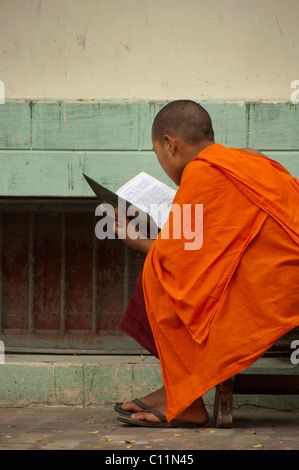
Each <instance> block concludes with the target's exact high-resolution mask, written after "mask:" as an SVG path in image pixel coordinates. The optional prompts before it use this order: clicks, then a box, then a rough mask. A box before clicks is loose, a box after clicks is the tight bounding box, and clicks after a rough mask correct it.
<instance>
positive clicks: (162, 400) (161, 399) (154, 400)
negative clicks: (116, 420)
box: [122, 387, 166, 413]
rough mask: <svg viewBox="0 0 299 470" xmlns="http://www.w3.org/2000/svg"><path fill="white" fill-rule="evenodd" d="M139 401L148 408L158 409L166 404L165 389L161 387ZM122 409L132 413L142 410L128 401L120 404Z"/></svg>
mask: <svg viewBox="0 0 299 470" xmlns="http://www.w3.org/2000/svg"><path fill="white" fill-rule="evenodd" d="M140 401H142V403H144V404H145V405H147V406H148V407H149V408H156V409H160V408H161V407H163V406H164V405H165V404H166V392H165V388H164V387H162V388H160V389H159V390H155V391H154V392H152V393H149V394H148V395H146V396H145V397H143V398H141V399H140ZM122 409H123V410H124V411H132V413H134V412H137V411H143V408H141V407H140V406H138V405H137V404H136V403H134V402H132V401H128V402H126V403H123V404H122Z"/></svg>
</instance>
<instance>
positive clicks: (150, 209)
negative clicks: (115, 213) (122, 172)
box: [84, 172, 176, 229]
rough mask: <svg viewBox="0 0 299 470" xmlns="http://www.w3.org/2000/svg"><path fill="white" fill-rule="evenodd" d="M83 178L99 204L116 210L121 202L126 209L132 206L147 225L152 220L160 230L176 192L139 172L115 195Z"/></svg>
mask: <svg viewBox="0 0 299 470" xmlns="http://www.w3.org/2000/svg"><path fill="white" fill-rule="evenodd" d="M84 177H85V179H86V181H87V182H88V184H89V185H90V187H91V189H92V190H93V192H94V193H95V194H96V196H97V197H98V199H99V202H100V203H101V204H102V203H107V204H110V205H111V206H113V207H114V208H116V207H118V206H119V201H122V202H123V204H125V206H124V207H126V208H127V209H128V208H129V207H130V206H133V210H137V211H138V212H139V215H144V217H146V218H147V223H148V224H150V220H151V219H152V220H153V221H154V222H155V224H156V225H157V227H158V228H160V229H161V228H162V227H163V225H164V223H165V222H166V220H167V218H168V215H169V212H170V208H171V204H172V201H173V198H174V196H175V193H176V191H175V190H174V189H172V188H170V187H169V186H167V185H166V184H164V183H162V182H161V181H159V180H157V179H156V178H154V177H153V176H151V175H148V174H147V173H145V172H141V173H139V174H138V175H137V176H135V177H134V178H132V179H131V180H130V181H128V182H127V183H125V184H124V185H123V186H121V188H119V189H118V190H117V191H116V192H115V193H114V192H113V191H110V190H109V189H107V188H105V187H104V186H102V185H101V184H99V183H97V182H96V181H94V180H93V179H91V178H89V177H88V176H87V175H84ZM130 215H132V211H131V210H130Z"/></svg>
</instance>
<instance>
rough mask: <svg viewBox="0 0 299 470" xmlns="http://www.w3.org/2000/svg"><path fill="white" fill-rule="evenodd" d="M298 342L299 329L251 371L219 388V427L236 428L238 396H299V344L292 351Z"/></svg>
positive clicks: (216, 414) (276, 345) (257, 362)
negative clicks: (233, 425) (234, 424)
mask: <svg viewBox="0 0 299 470" xmlns="http://www.w3.org/2000/svg"><path fill="white" fill-rule="evenodd" d="M294 340H297V341H299V328H295V329H294V330H292V331H291V332H289V333H288V334H287V335H285V336H283V337H282V338H280V339H279V340H278V341H277V342H276V343H275V345H274V346H272V347H271V348H270V349H269V350H268V351H266V353H265V354H264V355H263V356H262V357H261V358H260V359H258V361H256V363H255V364H253V365H252V366H250V367H249V368H248V369H246V370H245V371H243V372H242V373H240V374H238V375H236V376H234V377H231V378H230V379H228V380H225V381H224V382H222V383H220V384H219V385H217V386H216V393H215V400H214V418H215V421H216V426H217V427H219V428H230V427H232V424H233V397H234V395H237V394H246V395H247V394H248V395H252V394H254V395H258V394H262V395H264V394H266V395H299V364H296V362H298V358H299V353H297V355H296V349H297V350H298V349H299V345H298V344H297V345H296V349H292V348H291V344H292V342H293V341H294ZM292 354H293V358H296V357H297V360H296V361H294V360H293V362H292V361H291V356H292ZM267 371H271V373H267ZM273 372H274V373H273Z"/></svg>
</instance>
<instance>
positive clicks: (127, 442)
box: [125, 439, 136, 444]
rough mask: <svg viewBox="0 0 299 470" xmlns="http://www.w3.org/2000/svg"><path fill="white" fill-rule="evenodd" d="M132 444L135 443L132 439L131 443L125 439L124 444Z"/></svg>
mask: <svg viewBox="0 0 299 470" xmlns="http://www.w3.org/2000/svg"><path fill="white" fill-rule="evenodd" d="M134 442H136V441H135V440H134V439H133V440H132V441H127V440H126V439H125V443H126V444H134Z"/></svg>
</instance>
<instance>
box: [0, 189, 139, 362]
mask: <svg viewBox="0 0 299 470" xmlns="http://www.w3.org/2000/svg"><path fill="white" fill-rule="evenodd" d="M96 206H97V202H96V201H95V200H94V198H90V199H80V198H73V199H47V198H44V199H38V200H37V199H31V198H22V199H21V198H20V199H17V198H2V200H1V201H0V276H1V277H0V339H1V340H2V341H3V342H4V344H5V350H6V351H7V352H21V351H24V352H27V351H28V352H63V353H68V352H69V353H74V352H76V353H80V352H81V353H83V352H85V353H96V354H100V353H103V354H106V353H112V354H113V353H120V352H121V353H128V354H132V353H138V354H139V353H140V352H141V348H140V346H139V345H138V344H137V343H135V341H133V340H132V339H131V338H129V337H128V336H127V335H126V334H125V333H123V332H122V331H121V329H120V323H121V320H122V317H123V313H124V311H125V308H126V306H127V303H128V301H129V298H130V295H131V293H132V291H133V288H134V285H135V282H136V279H137V276H138V275H139V273H140V272H141V270H142V266H143V263H144V254H142V253H140V252H138V251H136V250H131V249H130V248H128V247H127V246H125V245H124V244H123V242H122V241H121V240H98V239H97V238H96V236H95V224H96V222H97V220H98V218H97V217H95V215H94V213H95V208H96Z"/></svg>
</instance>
